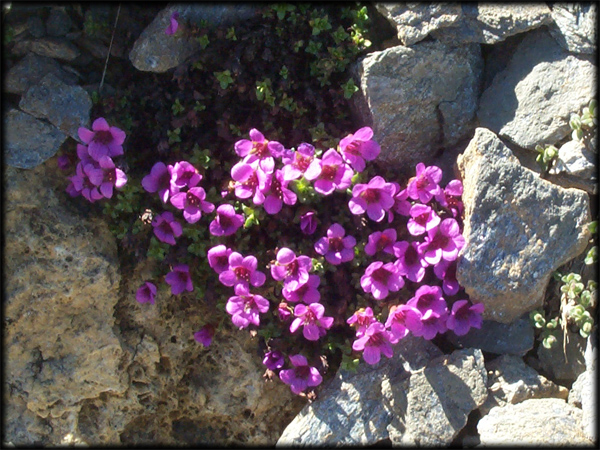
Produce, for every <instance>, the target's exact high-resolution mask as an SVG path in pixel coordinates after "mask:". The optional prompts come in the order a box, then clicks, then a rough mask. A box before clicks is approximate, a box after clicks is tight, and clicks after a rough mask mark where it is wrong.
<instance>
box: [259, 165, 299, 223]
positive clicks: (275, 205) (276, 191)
mask: <svg viewBox="0 0 600 450" xmlns="http://www.w3.org/2000/svg"><path fill="white" fill-rule="evenodd" d="M288 184H289V181H287V180H285V179H284V178H283V172H282V171H281V170H279V169H277V170H276V171H275V173H274V175H273V176H272V177H267V178H266V183H265V186H264V188H263V189H261V191H262V193H263V194H264V196H265V201H264V205H263V206H264V208H265V211H266V212H267V213H268V214H277V213H278V212H279V211H281V207H282V206H283V204H284V203H285V204H286V205H294V204H296V200H297V196H296V194H295V193H294V192H293V191H291V190H290V189H288Z"/></svg>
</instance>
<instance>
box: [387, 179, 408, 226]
mask: <svg viewBox="0 0 600 450" xmlns="http://www.w3.org/2000/svg"><path fill="white" fill-rule="evenodd" d="M391 183H392V184H393V185H394V187H395V188H396V193H395V194H394V206H392V210H393V211H394V212H397V213H398V214H400V215H401V216H408V215H409V214H410V208H411V206H412V205H411V203H410V201H408V192H407V191H406V189H400V185H399V184H398V183H396V182H395V181H392V182H391ZM392 220H393V217H392Z"/></svg>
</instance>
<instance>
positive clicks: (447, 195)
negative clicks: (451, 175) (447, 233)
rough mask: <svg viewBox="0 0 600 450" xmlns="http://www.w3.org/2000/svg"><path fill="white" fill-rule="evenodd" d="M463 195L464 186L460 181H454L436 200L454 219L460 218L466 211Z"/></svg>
mask: <svg viewBox="0 0 600 450" xmlns="http://www.w3.org/2000/svg"><path fill="white" fill-rule="evenodd" d="M462 194H463V184H462V182H461V181H460V180H452V181H450V183H448V185H447V186H446V189H444V190H443V191H442V192H441V193H440V194H438V195H436V196H435V200H436V201H437V202H438V203H439V204H440V205H441V206H442V207H443V208H444V209H446V210H449V211H450V212H451V213H452V217H457V216H460V215H461V214H462V212H463V210H464V206H463V203H462V202H461V201H460V197H461V196H462Z"/></svg>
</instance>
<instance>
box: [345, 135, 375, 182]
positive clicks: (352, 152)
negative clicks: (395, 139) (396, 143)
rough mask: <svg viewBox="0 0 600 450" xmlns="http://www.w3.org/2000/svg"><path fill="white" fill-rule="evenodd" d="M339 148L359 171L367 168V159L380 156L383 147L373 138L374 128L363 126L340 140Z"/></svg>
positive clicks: (370, 159)
mask: <svg viewBox="0 0 600 450" xmlns="http://www.w3.org/2000/svg"><path fill="white" fill-rule="evenodd" d="M339 150H340V153H341V154H342V156H343V157H344V159H345V160H346V161H347V162H348V163H349V164H350V165H351V166H352V168H353V169H354V170H356V171H357V172H362V171H363V170H365V160H366V161H373V160H374V159H375V158H377V157H378V156H379V153H380V152H381V147H380V146H379V144H378V143H377V142H375V141H374V140H373V130H372V129H371V128H370V127H363V128H361V129H359V130H358V131H356V132H355V133H354V134H349V135H348V136H346V137H345V138H343V139H342V140H341V141H340V144H339Z"/></svg>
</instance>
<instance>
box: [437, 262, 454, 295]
mask: <svg viewBox="0 0 600 450" xmlns="http://www.w3.org/2000/svg"><path fill="white" fill-rule="evenodd" d="M433 273H435V276H436V277H438V278H439V279H440V280H442V289H443V290H444V293H445V294H446V295H454V294H456V293H457V292H458V290H459V289H460V284H458V280H457V279H456V260H454V261H446V260H445V259H442V260H441V261H440V262H439V263H438V264H436V265H435V266H433Z"/></svg>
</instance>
